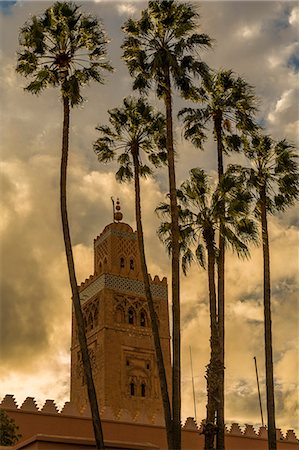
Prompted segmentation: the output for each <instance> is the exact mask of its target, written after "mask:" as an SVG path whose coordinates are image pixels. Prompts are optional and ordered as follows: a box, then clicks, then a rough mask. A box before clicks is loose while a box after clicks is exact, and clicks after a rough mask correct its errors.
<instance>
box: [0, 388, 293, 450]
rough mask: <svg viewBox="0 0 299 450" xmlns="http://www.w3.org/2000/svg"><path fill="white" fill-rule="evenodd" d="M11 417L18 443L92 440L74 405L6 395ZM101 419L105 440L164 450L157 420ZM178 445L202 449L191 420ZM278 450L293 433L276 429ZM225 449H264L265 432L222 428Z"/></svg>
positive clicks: (287, 448)
mask: <svg viewBox="0 0 299 450" xmlns="http://www.w3.org/2000/svg"><path fill="white" fill-rule="evenodd" d="M0 408H2V409H4V410H5V411H6V412H7V413H8V414H9V416H10V417H12V418H13V419H14V420H15V421H16V423H17V425H18V426H19V431H20V433H21V434H22V441H24V440H26V439H28V438H31V437H32V436H34V435H37V434H43V435H56V436H72V437H74V438H92V437H93V431H92V423H91V419H90V411H89V410H87V409H86V410H85V411H83V412H82V413H81V414H80V413H79V412H78V411H76V408H75V407H74V405H72V404H71V403H70V402H66V403H65V404H64V406H63V407H62V408H61V409H60V410H59V409H58V407H57V406H56V404H55V402H54V401H53V400H46V402H45V403H44V405H43V406H42V407H38V406H37V403H36V401H35V399H34V398H33V397H27V398H26V399H25V400H24V402H23V403H22V405H21V406H18V405H17V403H16V401H15V398H14V396H13V395H6V396H5V397H4V398H3V400H2V401H1V403H0ZM100 414H101V418H102V420H103V429H104V435H105V439H108V440H111V439H112V440H113V439H114V440H115V439H120V440H122V441H126V442H128V443H130V442H131V443H134V442H150V443H152V444H154V445H156V446H157V448H159V449H165V448H166V440H165V431H164V428H163V427H162V426H160V425H159V423H161V417H154V416H152V417H151V418H149V417H148V416H145V415H143V414H140V413H139V412H138V411H137V412H136V414H135V415H132V414H131V413H130V412H129V411H127V410H119V411H113V410H112V409H111V408H109V407H106V408H103V409H102V410H101V411H100ZM182 431H183V433H182V442H183V449H184V450H194V449H195V448H197V449H199V450H201V449H202V448H203V436H202V435H201V434H200V433H201V431H202V424H201V425H200V426H198V425H197V423H196V422H195V420H194V419H193V418H192V417H188V418H187V420H186V422H185V424H184V425H183V427H182ZM277 441H278V449H279V450H298V449H299V441H298V439H297V437H296V435H295V433H294V431H293V430H288V431H287V432H286V433H283V432H282V431H281V430H280V429H277ZM226 448H227V450H241V449H242V450H243V449H244V450H245V449H247V450H267V430H266V428H265V427H260V428H259V429H258V430H255V429H254V427H253V426H252V425H248V424H246V425H245V426H244V427H243V426H242V427H241V426H240V425H239V424H237V423H233V424H232V425H231V426H230V427H227V429H226Z"/></svg>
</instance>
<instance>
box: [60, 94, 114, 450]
mask: <svg viewBox="0 0 299 450" xmlns="http://www.w3.org/2000/svg"><path fill="white" fill-rule="evenodd" d="M69 120H70V105H69V99H68V98H67V97H65V96H63V134H62V155H61V171H60V210H61V220H62V229H63V238H64V245H65V253H66V259H67V266H68V271H69V279H70V285H71V289H72V301H73V306H74V311H75V317H76V322H77V327H78V338H79V344H80V348H81V353H82V361H83V368H84V375H85V378H86V384H87V390H88V398H89V403H90V409H91V414H92V423H93V429H94V435H95V441H96V448H97V449H98V450H104V448H105V447H104V440H103V432H102V425H101V420H100V416H99V408H98V402H97V396H96V391H95V387H94V382H93V377H92V371H91V365H90V359H89V354H88V347H87V340H86V335H85V327H84V320H83V314H82V309H81V302H80V296H79V291H78V285H77V280H76V273H75V266H74V258H73V251H72V244H71V237H70V231H69V223H68V215H67V201H66V184H67V161H68V149H69Z"/></svg>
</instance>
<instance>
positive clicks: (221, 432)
mask: <svg viewBox="0 0 299 450" xmlns="http://www.w3.org/2000/svg"><path fill="white" fill-rule="evenodd" d="M215 132H216V139H217V159H218V180H219V182H220V181H221V180H222V177H223V173H224V169H223V143H222V113H219V114H217V116H216V117H215ZM222 209H223V214H224V211H225V205H222ZM224 273H225V248H224V224H223V221H220V230H219V262H218V329H219V356H220V368H219V380H218V398H219V403H218V405H217V445H216V448H217V450H224V449H225V423H224V339H225V336H224V328H225V327H224V321H225V317H224V316H225V312H224V302H225V294H224V288H225V286H224Z"/></svg>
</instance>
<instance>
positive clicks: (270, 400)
mask: <svg viewBox="0 0 299 450" xmlns="http://www.w3.org/2000/svg"><path fill="white" fill-rule="evenodd" d="M260 205H261V225H262V244H263V265H264V327H265V329H264V333H265V334H264V336H265V361H266V386H267V416H268V449H269V450H276V449H277V444H276V425H275V401H274V375H273V355H272V321H271V287H270V250H269V236H268V222H267V209H266V208H267V207H266V205H267V198H266V189H265V188H264V187H263V188H262V189H261V190H260Z"/></svg>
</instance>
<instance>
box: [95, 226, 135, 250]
mask: <svg viewBox="0 0 299 450" xmlns="http://www.w3.org/2000/svg"><path fill="white" fill-rule="evenodd" d="M112 235H113V236H117V237H120V238H121V239H130V240H131V241H137V235H136V234H135V233H133V232H126V231H116V230H111V228H110V229H108V230H106V231H105V233H104V234H103V235H102V236H100V237H99V238H98V239H97V243H96V246H98V245H99V244H100V243H102V242H103V241H105V240H106V239H108V237H109V236H112Z"/></svg>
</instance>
